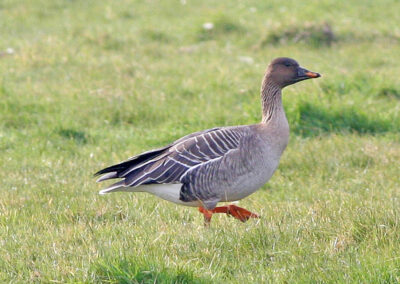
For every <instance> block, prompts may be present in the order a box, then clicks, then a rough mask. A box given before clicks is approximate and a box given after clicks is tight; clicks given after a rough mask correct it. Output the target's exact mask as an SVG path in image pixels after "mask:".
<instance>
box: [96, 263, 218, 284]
mask: <svg viewBox="0 0 400 284" xmlns="http://www.w3.org/2000/svg"><path fill="white" fill-rule="evenodd" d="M94 270H95V275H96V280H97V281H100V282H107V283H182V284H183V283H211V281H210V280H207V279H203V278H198V277H196V276H194V274H193V272H191V271H188V270H184V269H177V270H173V269H169V268H165V267H161V268H160V267H157V266H155V265H151V264H143V263H142V262H140V261H139V262H137V261H135V260H131V261H128V260H121V261H118V263H98V264H97V265H96V266H95V269H94Z"/></svg>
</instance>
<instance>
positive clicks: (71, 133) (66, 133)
mask: <svg viewBox="0 0 400 284" xmlns="http://www.w3.org/2000/svg"><path fill="white" fill-rule="evenodd" d="M57 133H58V135H60V136H61V137H63V138H65V139H69V140H73V141H75V142H76V143H77V144H86V143H87V142H88V135H87V134H86V133H85V132H84V131H79V130H75V129H72V128H61V129H59V130H58V132H57Z"/></svg>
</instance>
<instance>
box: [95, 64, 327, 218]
mask: <svg viewBox="0 0 400 284" xmlns="http://www.w3.org/2000/svg"><path fill="white" fill-rule="evenodd" d="M317 77H320V74H318V73H315V72H311V71H308V70H306V69H304V68H302V67H300V66H299V64H298V63H297V62H296V61H295V60H293V59H290V58H285V57H282V58H277V59H275V60H273V61H272V62H271V63H270V65H269V66H268V68H267V70H266V72H265V75H264V79H263V81H262V85H261V102H262V121H261V122H260V123H258V124H253V125H243V126H233V127H217V128H212V129H208V130H204V131H200V132H195V133H192V134H189V135H187V136H185V137H182V138H181V139H178V140H176V141H175V142H173V143H171V144H169V145H167V146H165V147H162V148H158V149H155V150H151V151H148V152H144V153H142V154H140V155H137V156H134V157H132V158H130V159H128V160H126V161H124V162H121V163H119V164H116V165H113V166H110V167H108V168H105V169H102V170H100V171H98V172H97V173H96V174H95V175H103V176H102V177H100V178H99V179H98V180H97V181H98V182H100V181H104V180H108V179H115V178H120V179H122V180H120V181H118V182H116V183H114V184H112V185H110V186H109V187H107V188H105V189H103V190H101V191H100V194H106V193H110V192H116V191H125V192H129V191H130V192H148V193H151V194H154V195H156V196H158V197H160V198H162V199H165V200H168V201H171V202H174V203H177V204H181V205H186V206H194V207H199V211H200V212H201V213H202V214H203V215H204V220H205V223H206V224H208V223H209V222H210V221H211V217H212V215H213V214H214V213H226V214H228V215H231V216H233V217H235V218H236V219H239V220H240V221H242V222H245V221H247V220H248V219H249V218H258V217H259V216H258V215H257V214H255V213H252V212H250V211H248V210H246V209H244V208H240V207H238V206H236V205H233V204H231V205H225V206H220V207H217V204H218V202H229V201H236V200H240V199H242V198H245V197H246V196H248V195H250V194H252V193H253V192H255V191H256V190H257V189H259V188H260V187H261V186H262V185H264V184H265V183H266V182H267V181H268V180H269V179H270V178H271V176H272V174H273V173H274V171H275V170H276V168H277V167H278V164H279V160H280V157H281V155H282V153H283V151H284V150H285V148H286V145H287V143H288V140H289V125H288V121H287V119H286V116H285V111H284V109H283V106H282V98H281V90H282V88H284V87H286V86H288V85H291V84H294V83H297V82H300V81H303V80H307V79H310V78H317Z"/></svg>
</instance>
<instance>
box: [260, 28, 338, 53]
mask: <svg viewBox="0 0 400 284" xmlns="http://www.w3.org/2000/svg"><path fill="white" fill-rule="evenodd" d="M336 40H337V37H336V35H335V34H334V32H333V30H332V26H331V25H330V24H329V23H308V24H306V25H295V26H289V27H285V28H281V29H276V30H272V31H270V32H269V33H268V34H267V35H266V36H265V37H264V38H263V39H262V40H261V42H260V43H259V47H260V48H262V47H265V46H267V45H269V44H271V45H286V44H288V43H307V44H309V45H312V46H314V47H320V46H330V45H332V43H333V42H335V41H336Z"/></svg>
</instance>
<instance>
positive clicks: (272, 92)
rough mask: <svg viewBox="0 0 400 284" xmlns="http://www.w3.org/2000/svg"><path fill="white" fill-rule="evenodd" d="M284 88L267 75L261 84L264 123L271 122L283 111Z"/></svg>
mask: <svg viewBox="0 0 400 284" xmlns="http://www.w3.org/2000/svg"><path fill="white" fill-rule="evenodd" d="M281 91H282V88H281V87H279V86H277V85H276V84H274V83H272V82H271V80H268V76H265V78H264V80H263V83H262V86H261V104H262V121H261V122H262V123H267V122H269V121H270V120H271V119H272V118H273V117H274V116H276V114H278V112H281V111H282V95H281Z"/></svg>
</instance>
